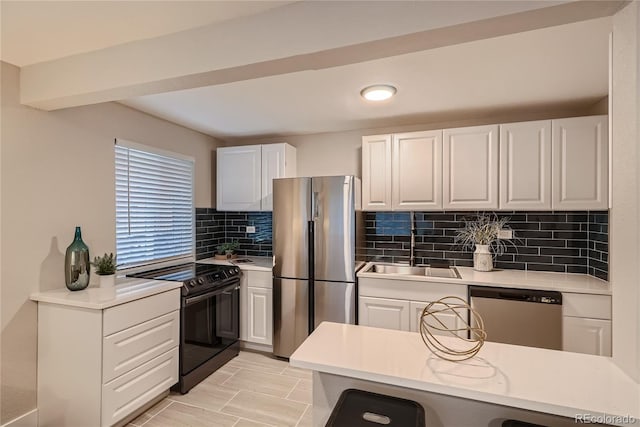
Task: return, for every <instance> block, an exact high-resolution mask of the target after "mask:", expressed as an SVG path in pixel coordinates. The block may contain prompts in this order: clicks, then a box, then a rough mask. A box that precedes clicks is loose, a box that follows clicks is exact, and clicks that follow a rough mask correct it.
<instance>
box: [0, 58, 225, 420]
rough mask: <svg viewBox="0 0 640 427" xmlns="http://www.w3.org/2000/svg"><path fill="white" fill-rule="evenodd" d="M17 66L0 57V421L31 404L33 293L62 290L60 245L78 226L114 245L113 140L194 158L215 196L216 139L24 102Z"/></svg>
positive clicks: (103, 247)
mask: <svg viewBox="0 0 640 427" xmlns="http://www.w3.org/2000/svg"><path fill="white" fill-rule="evenodd" d="M18 73H19V70H18V68H16V67H14V66H12V65H9V64H5V63H3V64H2V86H1V89H2V125H3V126H2V131H1V138H2V140H1V146H0V149H1V153H2V154H1V169H0V171H1V181H0V182H1V185H2V187H1V192H0V194H1V206H2V214H1V220H2V222H1V229H0V231H1V233H2V244H1V249H0V250H1V253H2V265H1V266H0V267H1V268H0V270H1V274H0V280H1V282H0V285H1V298H0V301H1V315H2V336H1V344H2V347H1V357H2V366H1V375H2V377H1V382H2V389H1V390H2V400H1V402H0V404H1V416H0V424H3V423H5V422H7V421H9V420H11V419H13V418H15V417H17V416H19V415H21V414H24V413H26V412H27V411H29V410H31V409H33V408H35V406H36V333H37V328H36V304H35V303H33V302H30V301H29V299H28V298H29V294H30V293H31V292H34V291H38V290H47V289H52V288H59V287H64V282H63V260H64V251H65V249H66V247H67V246H68V245H69V243H71V240H72V238H73V231H74V227H75V226H76V225H79V226H81V227H82V234H83V238H84V240H85V242H86V243H87V245H88V246H89V248H90V250H91V252H92V254H98V253H104V252H106V251H114V249H115V236H114V230H115V207H114V198H115V196H114V191H115V190H114V153H113V140H114V138H116V137H119V138H124V139H128V140H131V141H136V142H139V143H142V144H148V145H153V146H157V147H159V148H163V149H166V150H171V151H176V152H180V153H183V154H187V155H190V156H193V157H195V158H196V172H195V174H196V185H195V203H196V206H198V207H211V206H213V204H212V200H215V197H214V196H212V193H213V191H212V176H213V175H212V158H213V154H212V153H213V150H214V149H215V147H216V146H217V145H218V144H217V141H216V140H214V139H213V138H211V137H208V136H205V135H203V134H200V133H198V132H194V131H191V130H188V129H186V128H183V127H180V126H177V125H174V124H171V123H169V122H166V121H163V120H159V119H156V118H154V117H151V116H149V115H146V114H143V113H140V112H137V111H135V110H132V109H130V108H128V107H125V106H122V105H120V104H116V103H107V104H98V105H93V106H87V107H79V108H72V109H67V110H60V111H55V112H44V111H39V110H35V109H32V108H29V107H24V106H21V105H19V103H18ZM92 280H94V279H92ZM69 333H73V330H69ZM73 356H74V353H73V349H69V357H73Z"/></svg>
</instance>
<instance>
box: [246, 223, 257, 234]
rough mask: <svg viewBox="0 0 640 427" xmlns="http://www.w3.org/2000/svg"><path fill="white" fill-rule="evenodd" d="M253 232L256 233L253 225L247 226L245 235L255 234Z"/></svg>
mask: <svg viewBox="0 0 640 427" xmlns="http://www.w3.org/2000/svg"><path fill="white" fill-rule="evenodd" d="M255 232H256V227H255V226H253V225H249V226H247V234H250V233H255Z"/></svg>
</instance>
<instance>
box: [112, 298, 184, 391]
mask: <svg viewBox="0 0 640 427" xmlns="http://www.w3.org/2000/svg"><path fill="white" fill-rule="evenodd" d="M179 340H180V311H178V310H176V311H172V312H171V313H169V314H165V315H164V316H160V317H156V318H155V319H153V320H149V321H148V322H144V323H141V324H139V325H136V326H134V327H131V328H128V329H125V330H123V331H120V332H118V333H115V334H112V335H109V336H108V337H105V338H103V351H104V354H103V359H102V381H103V383H106V382H109V381H111V380H112V379H114V378H117V377H119V376H120V375H122V374H124V373H126V372H129V371H130V370H132V369H133V368H136V367H138V366H140V365H142V364H143V363H146V362H148V361H149V360H151V359H153V358H154V357H157V356H159V355H161V354H163V353H165V352H167V351H169V350H171V349H172V348H173V347H177V346H178V343H179Z"/></svg>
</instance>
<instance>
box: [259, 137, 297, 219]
mask: <svg viewBox="0 0 640 427" xmlns="http://www.w3.org/2000/svg"><path fill="white" fill-rule="evenodd" d="M295 176H296V149H295V148H294V147H292V146H291V145H289V144H285V143H282V144H269V145H263V146H262V203H261V208H262V210H263V211H271V210H273V180H274V179H275V178H291V177H295Z"/></svg>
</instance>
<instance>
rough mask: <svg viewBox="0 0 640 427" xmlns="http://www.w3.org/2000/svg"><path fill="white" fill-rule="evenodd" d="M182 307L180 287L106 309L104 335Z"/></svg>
mask: <svg viewBox="0 0 640 427" xmlns="http://www.w3.org/2000/svg"><path fill="white" fill-rule="evenodd" d="M179 309H180V289H173V290H171V291H169V292H163V293H161V294H157V295H152V296H150V297H146V298H142V299H139V300H136V301H132V302H128V303H126V304H121V305H117V306H115V307H111V308H108V309H106V310H104V324H103V328H102V335H103V336H105V337H106V336H108V335H111V334H113V333H116V332H118V331H122V330H123V329H127V328H130V327H132V326H135V325H138V324H140V323H143V322H146V321H147V320H149V319H154V318H156V317H158V316H162V315H163V314H167V313H170V312H172V311H174V310H179Z"/></svg>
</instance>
